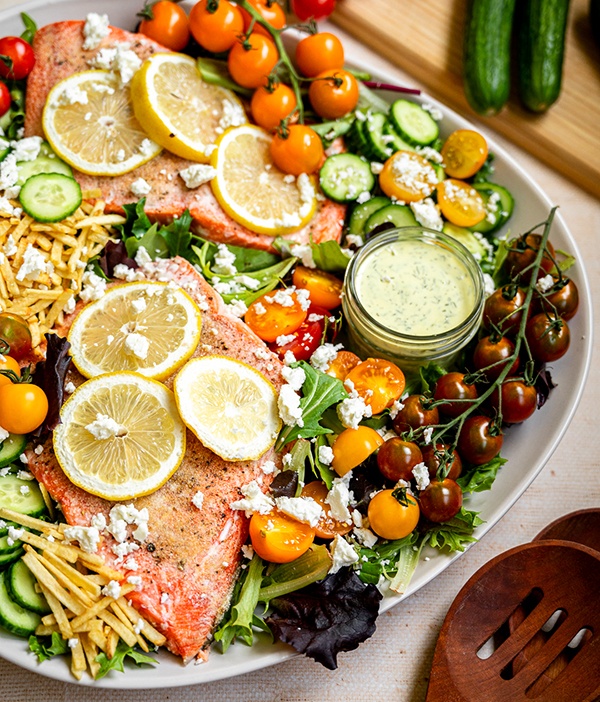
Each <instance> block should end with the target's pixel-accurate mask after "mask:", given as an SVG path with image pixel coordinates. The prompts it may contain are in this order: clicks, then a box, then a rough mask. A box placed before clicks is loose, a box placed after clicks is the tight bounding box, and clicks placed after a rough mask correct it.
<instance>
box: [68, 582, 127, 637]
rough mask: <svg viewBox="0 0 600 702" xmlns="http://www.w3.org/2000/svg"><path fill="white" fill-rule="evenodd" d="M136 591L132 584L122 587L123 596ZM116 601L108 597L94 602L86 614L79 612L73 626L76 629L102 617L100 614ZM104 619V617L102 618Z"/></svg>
mask: <svg viewBox="0 0 600 702" xmlns="http://www.w3.org/2000/svg"><path fill="white" fill-rule="evenodd" d="M134 589H135V586H134V585H131V583H125V584H124V585H122V586H121V594H122V595H126V594H127V593H129V592H131V591H132V590H134ZM114 601H115V598H114V597H110V596H108V595H107V596H106V597H103V598H102V599H101V600H98V601H97V602H94V603H93V604H92V605H91V607H90V608H89V609H87V610H86V611H84V612H78V614H79V616H78V617H76V618H75V619H73V623H72V626H73V627H74V628H78V627H79V626H80V625H81V624H83V623H84V622H86V621H87V620H88V619H92V618H93V617H97V616H100V613H101V612H102V611H104V610H105V609H106V608H107V607H110V605H111V604H112V603H113V602H114ZM100 618H102V617H100Z"/></svg>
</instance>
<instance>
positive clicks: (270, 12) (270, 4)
mask: <svg viewBox="0 0 600 702" xmlns="http://www.w3.org/2000/svg"><path fill="white" fill-rule="evenodd" d="M248 3H249V4H250V5H252V7H253V8H254V9H255V10H256V11H257V12H258V14H259V15H260V16H261V17H262V18H263V19H264V20H265V22H268V23H269V24H270V25H271V27H273V28H274V29H283V27H285V12H284V11H283V8H282V7H281V5H280V4H279V3H277V2H275V0H248ZM240 12H241V13H242V17H243V18H244V32H248V30H249V29H250V24H251V23H252V20H253V19H254V18H253V17H251V16H250V13H249V12H248V11H247V10H244V9H243V8H240ZM252 31H253V32H257V33H258V34H263V35H264V36H266V37H270V36H271V35H270V34H269V30H268V29H265V28H264V27H262V26H261V25H260V24H259V23H258V22H255V23H254V26H253V28H252Z"/></svg>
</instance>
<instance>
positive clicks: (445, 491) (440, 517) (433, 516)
mask: <svg viewBox="0 0 600 702" xmlns="http://www.w3.org/2000/svg"><path fill="white" fill-rule="evenodd" d="M462 501H463V493H462V490H461V487H460V485H458V483H455V482H454V480H450V478H446V479H445V480H433V481H432V482H431V483H429V485H428V486H427V487H426V488H425V490H423V491H422V492H421V493H420V494H419V505H420V507H421V514H422V515H423V516H424V517H425V518H426V519H429V521H430V522H447V521H449V520H450V519H452V517H454V516H455V515H456V514H457V513H458V512H459V511H460V508H461V507H462Z"/></svg>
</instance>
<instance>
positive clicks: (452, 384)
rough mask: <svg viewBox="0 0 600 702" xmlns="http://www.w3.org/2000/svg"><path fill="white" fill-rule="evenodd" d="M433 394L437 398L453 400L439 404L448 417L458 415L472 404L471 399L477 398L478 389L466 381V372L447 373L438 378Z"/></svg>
mask: <svg viewBox="0 0 600 702" xmlns="http://www.w3.org/2000/svg"><path fill="white" fill-rule="evenodd" d="M433 396H434V398H435V399H436V400H451V402H446V403H444V404H443V405H439V411H440V412H441V413H442V414H445V415H446V416H447V417H458V415H459V414H462V413H463V412H464V411H465V410H466V409H468V408H469V407H470V406H471V402H469V400H475V399H477V389H476V387H475V385H467V384H466V383H465V374H464V373H456V372H453V373H446V374H445V375H442V376H441V377H440V378H438V380H437V382H436V384H435V392H434V395H433Z"/></svg>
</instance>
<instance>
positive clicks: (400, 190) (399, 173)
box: [379, 151, 438, 202]
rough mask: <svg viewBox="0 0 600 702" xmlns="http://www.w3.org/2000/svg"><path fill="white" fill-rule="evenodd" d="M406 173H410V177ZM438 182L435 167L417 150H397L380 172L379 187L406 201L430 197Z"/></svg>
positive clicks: (390, 195) (387, 193) (390, 194)
mask: <svg viewBox="0 0 600 702" xmlns="http://www.w3.org/2000/svg"><path fill="white" fill-rule="evenodd" d="M406 173H410V177H407V176H406ZM437 182H438V177H437V174H436V172H435V169H434V167H433V166H432V165H431V163H429V161H428V160H427V159H426V158H424V157H423V156H421V155H420V154H418V153H417V152H416V151H396V153H395V154H394V155H393V156H390V157H389V158H388V160H387V161H386V162H385V163H384V164H383V170H382V171H381V173H380V174H379V187H380V188H381V189H382V190H383V192H384V193H385V194H386V195H387V196H388V197H395V198H396V199H397V200H402V201H404V202H417V201H419V200H423V198H425V197H429V195H431V193H432V192H433V190H434V188H435V186H436V183H437Z"/></svg>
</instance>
